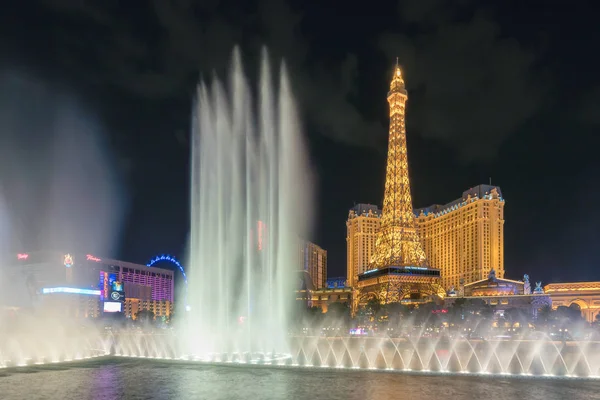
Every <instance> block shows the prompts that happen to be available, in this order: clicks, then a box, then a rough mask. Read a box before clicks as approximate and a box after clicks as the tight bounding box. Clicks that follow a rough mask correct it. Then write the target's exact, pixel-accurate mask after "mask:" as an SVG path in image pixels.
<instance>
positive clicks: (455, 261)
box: [346, 185, 505, 290]
mask: <svg viewBox="0 0 600 400" xmlns="http://www.w3.org/2000/svg"><path fill="white" fill-rule="evenodd" d="M504 203H505V202H504V198H503V197H502V191H501V189H500V188H499V187H498V186H490V185H479V186H476V187H474V188H471V189H469V190H466V191H464V192H463V195H462V196H461V197H460V198H458V199H456V200H454V201H452V202H450V203H448V204H445V205H437V204H435V205H432V206H429V207H425V208H419V209H415V210H414V214H415V221H416V227H417V232H418V234H419V237H420V240H421V242H422V244H423V249H424V251H425V254H426V256H427V260H428V263H429V266H430V267H432V268H436V269H439V270H440V273H441V285H442V287H443V288H444V289H446V290H450V289H452V288H455V289H458V288H459V286H460V285H461V283H462V284H463V285H465V284H469V283H471V282H476V281H479V280H481V279H485V278H486V277H487V276H488V275H489V273H490V271H491V270H492V269H494V270H495V272H496V276H497V277H498V278H500V279H503V278H504ZM346 228H347V229H346V249H347V268H346V269H347V275H346V279H347V281H348V285H349V286H351V287H356V285H357V282H358V276H359V275H361V274H363V273H364V272H366V271H367V269H368V266H369V263H370V261H371V258H372V256H373V253H374V251H375V239H376V237H377V233H378V232H379V230H380V228H381V211H380V210H379V208H378V207H377V206H375V205H371V204H358V205H356V206H354V207H353V208H352V209H350V211H349V214H348V220H347V221H346Z"/></svg>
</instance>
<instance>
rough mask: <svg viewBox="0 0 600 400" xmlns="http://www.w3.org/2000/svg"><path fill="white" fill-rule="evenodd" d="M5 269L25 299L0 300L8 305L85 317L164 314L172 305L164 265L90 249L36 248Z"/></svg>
mask: <svg viewBox="0 0 600 400" xmlns="http://www.w3.org/2000/svg"><path fill="white" fill-rule="evenodd" d="M9 271H10V275H11V276H12V277H13V278H12V279H13V282H18V283H19V284H20V285H22V289H21V291H22V292H25V293H27V294H28V296H27V297H28V298H29V301H28V302H27V303H23V304H14V300H16V299H18V297H17V296H11V298H4V299H3V301H2V302H3V303H5V304H7V303H8V304H7V305H13V306H18V307H43V308H45V309H47V310H50V311H52V312H54V313H56V312H59V313H62V314H64V315H68V316H72V317H85V318H93V317H98V316H101V315H103V314H104V313H122V314H124V315H125V316H126V317H130V318H135V315H136V314H137V312H138V311H140V310H150V311H153V312H154V314H155V315H156V316H169V315H170V314H171V312H172V311H173V300H174V299H173V297H174V280H173V271H170V270H166V269H161V268H155V267H151V268H149V267H147V266H145V265H139V264H133V263H128V262H124V261H117V260H111V259H105V258H100V257H96V256H94V255H91V254H76V253H66V254H64V253H59V252H35V253H21V254H17V255H16V256H15V262H14V263H13V266H12V268H9ZM19 297H22V293H21V296H19Z"/></svg>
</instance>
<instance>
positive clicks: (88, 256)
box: [85, 254, 102, 262]
mask: <svg viewBox="0 0 600 400" xmlns="http://www.w3.org/2000/svg"><path fill="white" fill-rule="evenodd" d="M85 258H86V259H87V260H88V261H95V262H100V261H102V260H101V259H99V258H98V257H94V256H93V255H91V254H88V255H86V256H85Z"/></svg>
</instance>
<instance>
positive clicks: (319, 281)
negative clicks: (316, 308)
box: [300, 241, 327, 289]
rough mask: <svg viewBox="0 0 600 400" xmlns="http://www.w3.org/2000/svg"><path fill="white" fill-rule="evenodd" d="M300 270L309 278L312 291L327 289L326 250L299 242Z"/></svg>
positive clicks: (312, 244) (309, 243) (306, 242)
mask: <svg viewBox="0 0 600 400" xmlns="http://www.w3.org/2000/svg"><path fill="white" fill-rule="evenodd" d="M300 260H301V261H300V262H301V265H302V268H301V269H302V270H303V271H306V272H307V273H308V275H309V276H310V279H311V281H312V285H313V288H314V289H323V288H325V287H327V250H323V249H322V248H321V247H319V246H318V245H316V244H314V243H311V242H308V241H301V242H300Z"/></svg>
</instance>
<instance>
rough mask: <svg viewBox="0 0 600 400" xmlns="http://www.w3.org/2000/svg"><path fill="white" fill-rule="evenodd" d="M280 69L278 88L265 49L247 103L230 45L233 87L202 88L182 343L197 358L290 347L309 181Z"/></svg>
mask: <svg viewBox="0 0 600 400" xmlns="http://www.w3.org/2000/svg"><path fill="white" fill-rule="evenodd" d="M278 76H279V81H278V87H277V88H276V87H275V86H274V82H273V80H272V74H271V70H270V67H269V61H268V56H267V53H266V50H264V51H263V54H262V64H261V74H260V83H259V87H258V90H257V96H256V98H257V100H258V101H257V102H255V101H253V100H254V96H253V95H252V92H251V89H250V87H249V85H248V82H247V81H246V78H245V76H244V72H243V69H242V63H241V58H240V52H239V50H237V49H236V50H234V54H233V62H232V66H231V74H230V81H229V87H227V88H226V86H225V85H223V83H222V82H221V81H219V79H217V78H214V79H213V82H212V83H211V85H210V87H209V86H207V85H206V84H205V83H202V84H200V85H199V87H198V94H197V99H196V104H195V109H194V113H193V122H192V126H193V130H192V153H191V168H192V173H191V176H192V179H191V235H190V266H189V279H188V282H189V293H190V294H189V306H190V311H189V312H187V313H186V320H187V321H186V322H187V331H186V334H187V336H186V346H187V348H188V350H189V352H190V353H191V354H193V355H195V356H197V357H201V358H203V357H211V356H209V355H210V354H218V355H219V356H218V357H217V358H219V357H220V358H223V357H225V358H227V357H234V355H237V356H239V355H240V354H246V355H245V356H244V357H251V358H252V357H254V356H255V354H256V353H262V354H263V356H264V354H269V356H270V357H273V356H274V354H272V353H282V352H285V351H286V350H287V339H286V336H287V319H288V318H289V314H290V311H291V306H292V304H293V301H294V276H295V275H296V270H297V265H298V235H302V234H304V233H305V232H306V230H307V229H308V228H309V223H310V221H311V217H310V212H311V186H310V184H309V183H310V170H309V167H308V164H307V161H306V155H305V149H304V144H303V141H302V137H301V132H300V123H299V119H298V116H297V114H296V106H295V102H294V99H293V97H292V94H291V89H290V83H289V80H288V76H287V71H286V67H285V65H284V64H283V63H282V65H281V67H280V70H279V73H278ZM255 103H257V105H255ZM223 354H225V356H222V355H223Z"/></svg>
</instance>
